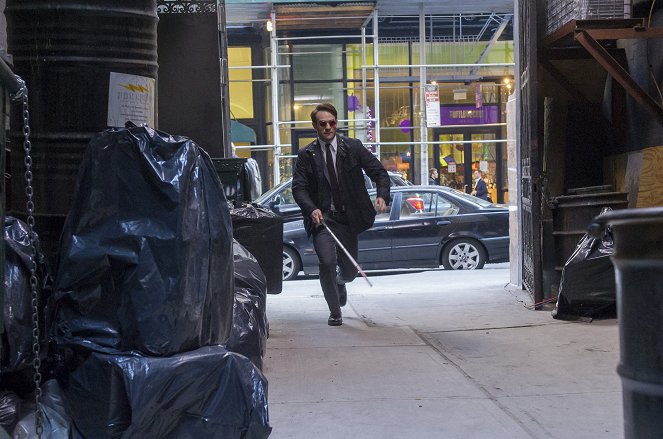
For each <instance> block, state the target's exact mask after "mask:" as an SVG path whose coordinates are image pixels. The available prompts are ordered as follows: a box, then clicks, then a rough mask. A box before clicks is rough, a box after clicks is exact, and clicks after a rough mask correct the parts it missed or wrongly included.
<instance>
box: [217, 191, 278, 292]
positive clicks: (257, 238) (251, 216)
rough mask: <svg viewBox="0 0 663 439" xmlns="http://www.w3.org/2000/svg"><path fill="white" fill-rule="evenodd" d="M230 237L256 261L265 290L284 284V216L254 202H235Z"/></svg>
mask: <svg viewBox="0 0 663 439" xmlns="http://www.w3.org/2000/svg"><path fill="white" fill-rule="evenodd" d="M230 215H231V217H232V227H233V237H234V238H235V239H236V240H237V241H238V242H239V243H240V244H242V245H243V246H244V247H246V248H247V250H248V251H249V252H251V254H252V255H253V256H255V258H256V259H257V260H258V264H260V268H262V271H263V273H265V278H266V279H267V293H269V294H279V293H281V289H282V283H283V218H281V217H280V216H278V215H277V214H275V213H274V212H272V211H271V210H269V209H266V208H264V207H262V206H260V205H257V204H246V203H235V204H234V208H233V209H232V210H231V211H230Z"/></svg>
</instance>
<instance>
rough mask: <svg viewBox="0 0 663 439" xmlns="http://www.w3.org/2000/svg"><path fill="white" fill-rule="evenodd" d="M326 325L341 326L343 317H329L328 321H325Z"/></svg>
mask: <svg viewBox="0 0 663 439" xmlns="http://www.w3.org/2000/svg"><path fill="white" fill-rule="evenodd" d="M327 324H328V325H329V326H341V325H342V324H343V317H341V316H338V317H334V316H329V319H327Z"/></svg>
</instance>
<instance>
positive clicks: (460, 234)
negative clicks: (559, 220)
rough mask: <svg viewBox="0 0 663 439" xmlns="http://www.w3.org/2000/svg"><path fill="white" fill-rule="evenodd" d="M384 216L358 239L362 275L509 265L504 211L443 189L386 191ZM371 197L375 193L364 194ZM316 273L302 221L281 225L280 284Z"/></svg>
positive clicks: (424, 188) (469, 196)
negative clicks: (396, 270) (387, 202)
mask: <svg viewBox="0 0 663 439" xmlns="http://www.w3.org/2000/svg"><path fill="white" fill-rule="evenodd" d="M391 191H392V192H391V195H392V202H391V205H390V206H389V210H388V211H387V212H385V213H381V214H379V215H378V216H377V217H376V219H375V224H374V225H373V227H372V228H370V229H369V230H367V231H365V232H363V233H362V234H360V235H359V257H358V262H359V264H360V265H361V267H362V268H363V269H364V270H383V269H391V268H437V267H439V266H440V264H441V265H443V266H444V268H445V269H450V270H474V269H479V268H483V266H484V264H485V263H487V262H506V261H508V260H509V211H508V208H506V207H502V206H496V205H495V204H492V203H490V202H488V201H485V200H481V199H479V198H476V197H473V196H471V195H468V194H466V193H464V192H460V191H457V190H455V189H451V188H448V187H444V186H402V187H392V188H391ZM369 193H370V194H371V197H373V198H374V197H375V191H374V190H372V191H369ZM301 270H303V271H304V273H305V274H316V273H317V272H318V257H317V255H316V253H315V250H314V249H313V242H312V240H311V239H310V238H308V237H307V236H306V231H305V230H304V225H303V221H302V220H298V221H292V222H289V223H285V224H284V225H283V279H284V280H290V279H293V278H295V277H296V276H297V275H298V273H299V272H300V271H301Z"/></svg>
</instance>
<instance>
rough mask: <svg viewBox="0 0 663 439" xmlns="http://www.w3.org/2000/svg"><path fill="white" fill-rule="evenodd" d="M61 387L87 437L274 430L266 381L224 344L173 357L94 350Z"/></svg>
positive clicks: (199, 437)
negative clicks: (143, 355) (269, 414)
mask: <svg viewBox="0 0 663 439" xmlns="http://www.w3.org/2000/svg"><path fill="white" fill-rule="evenodd" d="M61 385H62V389H63V391H64V394H65V397H66V398H65V401H66V404H67V406H68V412H69V414H70V415H71V418H72V421H73V424H74V426H75V429H76V430H77V434H80V435H82V436H83V437H85V438H94V439H105V438H140V439H205V438H210V439H212V438H214V439H218V438H224V439H234V438H236V439H260V438H266V437H268V436H269V434H270V432H271V427H270V426H269V416H268V410H267V381H266V380H265V378H264V377H263V375H262V374H261V373H260V371H259V370H258V369H257V368H256V367H255V366H254V365H253V364H252V363H251V362H250V361H249V360H248V359H247V358H246V357H243V356H241V355H238V354H235V353H233V352H228V351H227V350H226V349H224V348H223V347H221V346H207V347H203V348H200V349H198V350H196V351H192V352H186V353H183V354H178V355H174V356H171V357H151V358H150V357H142V356H138V355H108V354H101V353H93V354H92V355H90V356H89V358H87V360H85V361H84V362H83V364H82V365H81V366H80V367H79V368H78V369H76V370H75V371H73V372H72V373H71V374H69V375H68V376H66V377H63V378H62V379H61Z"/></svg>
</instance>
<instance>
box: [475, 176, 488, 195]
mask: <svg viewBox="0 0 663 439" xmlns="http://www.w3.org/2000/svg"><path fill="white" fill-rule="evenodd" d="M474 179H475V182H474V190H473V191H472V195H474V196H475V197H477V198H481V199H482V200H488V186H487V185H486V182H485V181H484V179H483V173H482V172H479V171H474Z"/></svg>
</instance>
